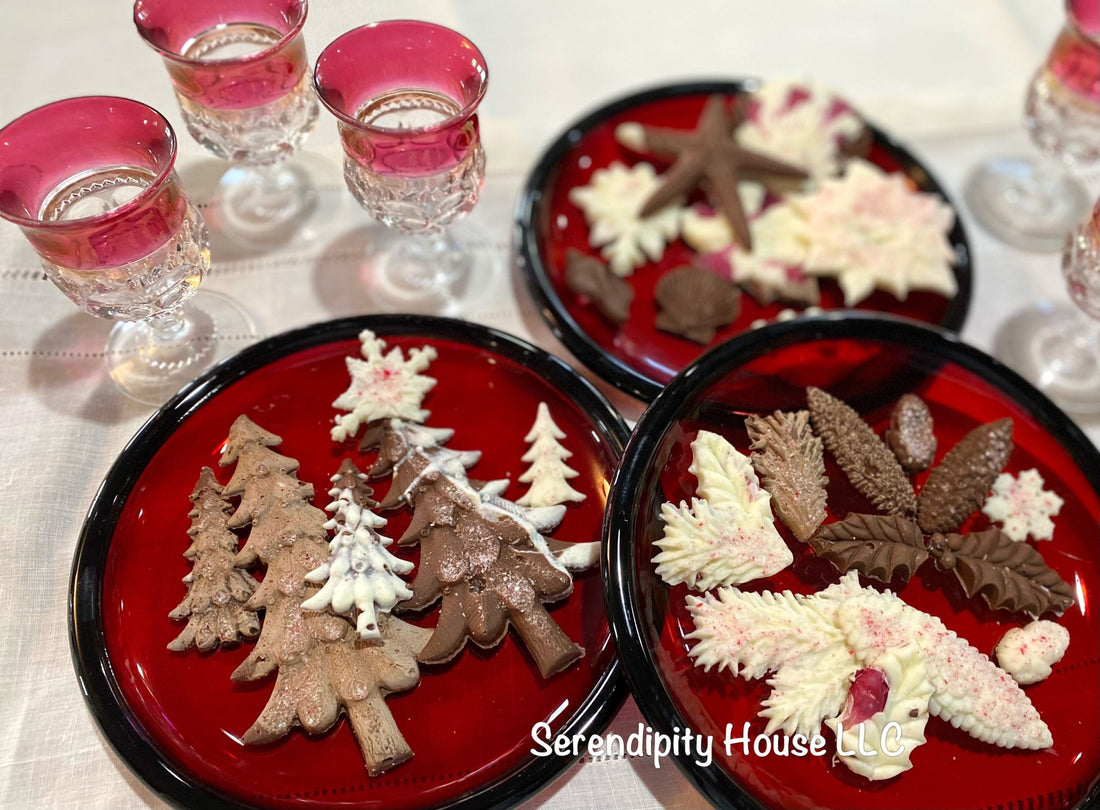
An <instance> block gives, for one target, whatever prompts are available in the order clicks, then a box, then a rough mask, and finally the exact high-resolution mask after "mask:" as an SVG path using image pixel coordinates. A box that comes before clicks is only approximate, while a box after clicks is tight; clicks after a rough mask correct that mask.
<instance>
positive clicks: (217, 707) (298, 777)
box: [70, 315, 627, 810]
mask: <svg viewBox="0 0 1100 810" xmlns="http://www.w3.org/2000/svg"><path fill="white" fill-rule="evenodd" d="M363 329H371V330H373V331H374V332H375V333H376V334H378V335H380V336H382V337H384V338H385V339H386V340H387V342H388V344H389V345H390V346H400V347H402V348H404V349H405V350H408V349H409V348H410V347H414V346H422V345H425V344H431V345H432V346H435V347H436V349H437V350H438V355H439V356H438V359H436V360H435V361H434V362H433V363H432V365H431V367H430V369H429V371H428V373H429V374H430V375H431V376H432V377H434V378H435V379H436V380H438V384H437V385H436V387H435V388H434V389H433V390H432V391H431V392H429V394H428V396H427V398H426V399H425V407H427V408H429V409H430V411H431V417H430V418H429V420H428V422H427V424H429V425H431V426H435V427H449V428H453V429H454V431H455V433H454V437H453V438H452V439H451V440H450V442H449V443H448V446H449V447H452V448H454V449H456V450H466V449H469V450H481V451H483V456H482V458H481V460H480V461H479V462H478V463H477V465H476V466H475V467H474V468H473V472H474V474H475V475H476V476H477V477H478V478H479V479H483V480H492V479H497V478H510V479H511V480H512V481H513V484H512V486H511V489H510V490H509V492H511V493H513V494H512V496H513V497H518V496H519V494H521V492H522V491H523V490H522V487H523V485H521V484H518V483H516V478H517V477H518V476H519V475H520V474H521V473H522V472H523V471H524V470H525V469H526V465H525V464H524V463H523V462H522V461H521V456H522V455H523V453H524V452H525V451H526V447H527V445H526V444H525V442H524V435H525V434H526V432H527V430H528V429H529V428H530V425H531V423H532V421H533V420H534V415H535V411H536V407H537V405H538V403H539V402H540V401H545V402H546V403H547V404H548V405H549V407H550V410H551V413H552V415H553V417H554V419H555V421H556V422H557V424H558V425H559V426H560V427H561V428H562V430H564V431H565V433H566V435H567V437H568V438H567V440H566V444H567V447H568V449H570V450H571V451H572V452H573V454H574V455H573V457H572V458H571V459H570V461H569V464H570V466H571V467H572V468H573V469H575V470H577V471H578V472H579V476H578V477H577V478H575V479H572V481H571V483H572V484H573V486H575V487H576V488H577V489H579V490H580V491H581V492H584V493H586V494H587V495H588V497H587V499H586V500H585V501H584V502H582V503H580V504H574V505H571V506H570V507H569V509H568V511H567V514H566V517H565V519H564V520H563V521H562V524H561V525H560V526H559V527H558V528H557V529H556V530H555V532H554V535H553V536H555V537H557V538H560V539H563V540H571V541H590V540H598V539H599V537H600V527H601V522H602V518H603V512H604V504H605V501H606V495H607V491H608V487H609V479H610V476H611V473H612V471H613V469H614V467H615V464H616V461H617V459H618V457H619V454H620V452H621V449H622V446H623V444H624V442H625V439H626V433H627V431H626V428H625V426H624V423H623V422H622V420H621V418H620V417H619V416H618V415H617V414H616V413H615V412H614V411H613V410H612V409H611V407H610V406H609V405H608V403H607V402H606V400H605V399H604V398H603V397H602V396H601V395H600V394H599V393H598V392H597V391H596V390H595V389H594V388H593V387H592V386H591V385H589V384H587V383H586V382H585V381H584V380H582V379H581V378H580V376H579V375H578V374H577V373H576V372H574V371H573V370H572V369H571V368H569V367H568V366H567V365H565V364H564V363H562V362H561V361H559V360H557V359H556V358H553V357H551V356H550V355H548V354H546V353H545V352H543V351H541V350H539V349H536V348H535V347H533V346H530V345H529V344H526V343H524V342H522V341H520V340H518V339H516V338H513V337H511V336H509V335H506V334H503V333H501V332H497V331H495V330H492V329H488V328H485V327H480V326H476V325H472V324H467V323H462V322H458V321H451V320H446V319H441V318H429V317H413V316H401V315H396V316H370V317H363V318H353V319H348V320H343V321H334V322H330V323H326V324H321V325H317V326H312V327H309V328H306V329H303V330H299V331H296V332H291V333H288V334H286V335H282V336H278V337H275V338H271V339H269V340H266V341H263V342H262V343H259V344H257V345H255V346H253V347H250V348H249V349H246V350H245V351H244V352H242V353H241V354H239V355H237V356H236V357H234V358H232V359H231V360H229V361H227V363H225V364H223V365H220V366H218V367H217V368H215V369H214V370H212V371H211V372H210V373H208V374H207V375H206V376H204V377H202V378H200V379H199V380H198V381H196V382H195V383H194V384H193V385H191V386H189V387H188V388H187V389H185V390H184V391H183V392H181V394H179V395H178V396H177V397H176V398H174V399H173V400H172V401H171V402H170V403H169V404H167V405H166V406H165V407H164V408H162V409H161V411H159V412H158V413H157V414H156V415H155V416H154V417H153V418H152V419H150V421H149V422H148V423H147V424H146V425H145V426H144V427H142V429H141V430H140V431H139V432H138V433H137V435H136V436H135V437H134V439H133V440H132V441H131V442H130V444H129V445H128V446H127V447H126V448H125V450H123V452H122V454H121V455H120V456H119V459H118V461H117V462H116V463H115V465H114V467H113V468H112V469H111V471H110V473H109V474H108V475H107V478H106V479H105V481H104V483H103V485H102V487H101V489H100V491H99V493H98V494H97V496H96V498H95V501H94V503H93V504H92V507H91V509H90V511H89V514H88V518H87V520H86V522H85V525H84V528H83V531H82V533H81V537H80V542H79V545H78V548H77V553H76V558H75V560H74V563H73V580H72V590H71V594H72V596H71V605H70V607H71V616H70V623H71V626H70V630H71V640H72V647H73V657H74V662H75V666H76V669H77V673H78V675H79V677H80V680H81V684H82V686H83V689H84V692H85V694H86V695H87V699H88V702H89V704H90V707H91V709H92V712H93V714H94V715H95V717H96V719H97V721H98V722H99V724H100V725H101V727H102V728H103V730H104V732H105V734H106V736H107V738H108V739H109V740H110V742H111V743H112V745H114V746H115V748H116V749H117V750H118V751H119V753H120V755H121V756H122V758H123V759H124V760H125V761H126V762H127V763H128V764H129V765H130V767H131V768H133V769H134V770H135V771H136V772H137V774H138V775H139V776H140V777H141V778H143V779H144V780H145V781H146V782H147V783H148V784H149V785H150V786H151V787H153V788H154V789H155V790H157V791H159V792H160V793H162V794H164V795H165V796H166V797H168V798H169V799H171V800H173V801H175V802H177V803H179V804H182V805H185V806H189V807H202V808H208V807H276V808H282V807H294V808H302V807H326V808H332V807H346V808H387V810H390V809H391V808H393V809H396V808H425V807H492V806H508V805H510V804H513V803H517V802H519V801H520V800H522V799H523V798H524V797H526V796H528V795H530V794H531V793H533V792H534V791H536V790H538V789H539V788H540V787H542V786H543V785H545V784H546V783H547V782H549V781H550V780H552V779H553V778H554V777H555V776H556V775H558V774H559V773H560V772H561V771H562V770H563V769H564V768H565V767H567V766H568V765H569V764H571V762H572V758H569V757H542V758H540V757H536V756H534V755H533V754H532V753H531V750H532V748H533V741H532V736H531V735H532V727H533V726H534V724H535V723H538V722H540V721H548V720H550V718H551V717H552V716H554V715H555V713H557V716H556V719H554V720H552V721H551V727H552V728H553V729H554V731H555V733H564V734H566V735H568V736H572V735H574V734H590V733H595V732H598V731H599V730H601V729H602V728H603V727H604V726H605V725H606V723H607V722H609V720H610V718H611V716H612V715H613V714H614V712H615V711H616V710H617V708H618V706H619V704H620V703H621V700H622V698H623V696H624V695H625V694H626V690H625V685H624V684H623V682H622V678H621V676H620V674H619V668H618V663H617V659H616V658H615V654H614V647H613V644H612V643H611V636H610V629H609V627H608V623H607V617H606V614H605V611H604V607H603V599H602V590H601V586H600V577H599V574H598V573H597V572H596V571H594V570H593V571H588V572H584V573H581V574H579V575H577V576H576V577H575V587H574V591H573V593H572V594H571V595H570V597H569V598H568V600H567V601H565V602H563V603H560V604H558V605H556V606H553V607H552V608H551V614H552V615H553V617H554V619H555V620H556V621H557V622H558V623H559V624H560V625H561V626H562V628H563V629H564V631H565V632H566V633H567V634H568V635H569V636H570V638H573V639H574V640H576V641H578V643H580V644H581V645H582V646H583V647H584V649H585V656H584V658H583V659H582V660H581V661H580V663H579V664H577V665H574V666H573V667H571V668H570V669H568V670H566V671H565V672H563V673H561V674H559V675H557V676H555V677H553V678H550V679H549V680H543V679H542V678H541V676H540V675H539V674H538V671H537V669H536V668H535V666H534V664H533V662H532V661H531V659H530V658H529V656H528V655H527V653H526V652H525V651H524V650H523V649H522V648H521V645H520V644H519V643H518V642H517V641H516V639H514V638H513V637H512V635H511V634H510V635H509V636H508V637H506V638H505V640H504V641H503V642H502V644H501V645H500V646H499V647H498V648H496V649H494V650H490V651H483V650H480V649H478V648H476V647H473V645H468V647H467V649H466V650H464V651H463V652H462V653H461V654H460V655H459V656H458V657H457V658H456V659H454V660H453V661H452V662H450V663H449V664H447V665H443V666H425V667H422V668H421V683H420V685H419V686H418V687H416V688H415V689H414V690H412V691H410V692H407V693H402V694H395V695H391V696H390V697H389V698H388V699H387V705H388V706H389V709H390V711H391V712H392V713H393V716H394V718H395V720H396V722H397V724H398V726H399V727H400V729H401V730H402V733H403V734H404V735H405V737H406V739H407V740H408V742H409V744H410V746H411V747H412V749H413V751H414V752H415V756H414V757H413V759H412V760H410V761H409V762H407V763H405V764H403V765H401V766H399V767H397V768H395V769H394V770H392V771H391V772H388V773H385V774H383V775H381V776H378V777H374V778H371V777H369V776H368V775H367V772H366V770H365V768H364V766H363V763H362V760H361V759H360V755H359V749H358V747H357V745H356V743H355V740H354V737H353V735H352V732H351V729H350V727H349V726H348V725H347V724H346V721H345V720H343V719H341V720H340V721H339V722H338V723H337V725H336V726H335V727H334V728H333V729H332V730H330V731H329V732H328V733H326V734H323V735H319V736H315V737H311V736H309V735H306V734H305V733H303V732H301V731H300V730H293V731H292V732H291V733H290V734H289V735H287V736H286V737H285V738H283V739H282V740H280V741H278V742H276V743H273V744H270V745H265V746H253V747H250V746H245V745H243V744H241V743H240V742H239V741H238V738H239V737H240V735H241V734H242V733H243V732H244V731H245V730H246V729H247V728H248V727H249V726H250V725H251V724H252V722H253V721H254V720H255V719H256V717H257V716H258V714H259V713H260V711H261V709H262V708H263V706H264V704H265V703H266V701H267V699H268V697H269V695H270V694H271V690H272V687H273V684H274V675H271V676H269V677H268V678H266V679H263V680H261V681H258V682H255V683H249V684H234V683H233V682H231V681H230V679H229V674H230V673H231V672H232V671H233V669H234V668H235V667H236V666H237V664H239V663H240V661H241V660H243V658H244V657H245V656H246V655H247V654H248V652H249V650H250V649H251V644H242V645H240V646H238V647H236V648H232V649H221V650H216V651H214V652H211V653H205V654H200V653H198V652H196V651H194V650H192V651H190V652H188V653H183V654H180V653H172V652H170V651H169V650H168V649H166V645H167V644H168V642H169V641H171V640H172V638H174V637H175V635H176V634H177V633H179V631H180V629H181V627H182V625H181V624H180V623H178V622H174V621H172V620H170V619H169V618H168V612H169V611H170V610H171V609H172V608H173V607H175V605H176V604H178V602H179V601H180V600H181V599H182V598H183V596H184V593H185V588H184V586H183V585H182V584H181V583H180V579H181V578H182V577H183V576H185V575H186V574H187V573H188V571H189V570H190V566H189V563H188V562H187V560H185V559H184V558H183V557H182V556H181V555H182V552H183V551H184V550H185V549H186V548H187V546H188V543H189V539H188V536H187V534H186V532H187V529H188V527H189V525H190V521H189V519H188V517H187V513H188V510H189V508H190V502H189V501H188V495H189V494H190V492H191V490H192V488H193V486H194V482H195V480H196V478H197V477H198V474H199V470H200V468H201V467H202V466H203V465H209V466H211V467H212V468H213V469H214V470H215V471H216V473H217V474H218V476H219V479H220V480H222V481H223V482H224V481H226V480H228V472H229V471H227V470H226V468H221V467H219V466H218V464H217V461H218V458H219V455H220V452H221V449H222V447H223V445H224V442H225V440H226V436H227V433H228V429H229V426H230V425H231V424H232V422H233V420H234V419H235V418H236V417H237V416H238V415H239V414H242V413H244V414H247V415H248V416H249V417H250V418H251V419H253V421H255V422H256V423H257V424H259V425H261V426H262V427H264V428H266V429H267V430H270V431H272V432H274V433H276V434H278V435H280V436H281V437H282V438H283V442H282V444H281V445H280V447H279V451H280V453H282V454H284V455H287V456H291V457H293V458H297V459H298V460H299V461H300V462H301V467H300V469H299V473H298V475H299V477H300V478H301V479H302V480H303V481H306V482H309V483H312V484H313V485H314V488H315V490H316V491H317V492H318V493H327V491H328V481H329V477H330V476H331V475H332V474H333V473H334V472H335V471H336V469H337V468H338V467H339V465H340V462H341V460H342V459H343V458H345V457H346V456H349V455H350V456H352V457H354V458H359V462H358V463H359V464H360V466H361V468H363V469H367V466H368V465H369V464H370V462H371V460H372V459H373V454H360V453H359V452H358V451H357V450H356V448H355V444H354V442H347V443H345V444H341V445H338V444H336V443H335V442H333V441H332V440H331V439H330V438H329V428H330V427H331V424H332V420H333V417H334V416H335V415H336V411H335V410H334V409H333V407H332V401H333V400H334V399H335V398H336V397H337V396H338V395H339V394H340V393H342V392H343V391H344V390H345V389H346V388H347V386H348V382H349V377H348V373H347V370H346V367H345V357H347V356H351V355H357V354H358V350H359V341H358V340H357V336H358V334H359V333H360V331H361V330H363ZM360 457H361V458H360ZM388 483H389V479H379V480H378V481H377V482H375V497H378V498H381V497H383V496H384V494H385V491H386V487H387V486H388ZM506 494H508V493H506ZM323 498H326V496H325V495H324V494H319V495H318V497H317V498H315V502H316V503H317V504H318V505H321V506H324V505H325V504H326V503H327V500H325V501H322V500H321V499H323ZM386 516H387V518H388V519H389V520H390V523H389V524H388V526H387V527H386V533H387V535H389V536H391V537H398V536H400V534H401V532H403V531H404V528H405V526H406V525H407V522H408V518H409V515H408V512H407V510H398V511H394V512H390V513H388V514H387V515H386ZM395 548H396V547H395ZM397 553H398V554H400V555H402V556H404V555H405V554H406V553H407V550H404V549H403V550H400V551H398V552H397ZM408 558H409V559H411V560H413V561H414V562H415V561H416V555H415V552H414V553H412V554H410V555H409V556H408ZM437 618H438V609H436V610H429V611H426V612H425V613H424V614H422V615H414V616H413V618H411V619H410V620H411V621H414V622H415V623H417V624H420V625H422V626H426V627H432V626H434V623H435V621H436V620H437ZM540 750H541V749H540Z"/></svg>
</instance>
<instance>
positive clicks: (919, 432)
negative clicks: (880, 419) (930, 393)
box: [886, 394, 936, 473]
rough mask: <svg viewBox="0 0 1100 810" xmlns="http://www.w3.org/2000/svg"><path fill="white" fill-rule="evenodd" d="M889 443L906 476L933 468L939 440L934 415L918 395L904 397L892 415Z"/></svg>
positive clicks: (887, 441) (888, 432) (887, 438)
mask: <svg viewBox="0 0 1100 810" xmlns="http://www.w3.org/2000/svg"><path fill="white" fill-rule="evenodd" d="M886 443H887V444H888V445H889V446H890V449H891V450H893V451H894V455H895V456H897V457H898V461H900V462H901V466H902V467H903V468H904V469H905V471H906V472H911V473H912V472H920V471H921V470H927V469H928V468H929V467H930V466H932V462H933V461H934V460H935V458H936V436H935V434H934V433H933V432H932V414H931V412H930V411H929V410H928V406H927V405H926V404H925V402H924V400H923V399H921V398H920V397H918V396H917V395H916V394H903V395H902V397H901V399H899V400H898V402H897V404H896V405H895V406H894V411H893V413H892V414H891V415H890V427H889V429H888V430H887V431H886Z"/></svg>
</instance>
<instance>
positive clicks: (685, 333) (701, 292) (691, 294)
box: [653, 266, 741, 345]
mask: <svg viewBox="0 0 1100 810" xmlns="http://www.w3.org/2000/svg"><path fill="white" fill-rule="evenodd" d="M653 297H654V298H655V299H656V301H657V304H658V306H660V308H661V311H660V312H659V313H657V322H656V325H657V328H658V329H660V330H662V331H665V332H672V333H673V334H676V335H680V336H682V337H686V338H687V339H688V340H693V341H695V342H696V343H702V344H704V345H706V344H707V343H710V342H711V341H712V340H713V339H714V336H715V335H716V334H717V333H718V329H719V328H721V327H723V326H727V325H729V324H731V323H733V320H734V318H736V317H737V314H738V313H739V312H740V311H741V291H740V290H738V289H737V287H736V286H734V285H733V284H731V283H730V282H729V281H726V280H725V279H722V278H719V277H718V276H717V275H715V274H714V273H712V272H710V271H709V270H704V269H703V268H701V267H691V266H685V267H677V268H676V269H674V270H669V271H668V272H667V273H665V274H664V275H663V276H661V278H660V280H659V281H658V282H657V285H656V286H655V287H654V290H653Z"/></svg>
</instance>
